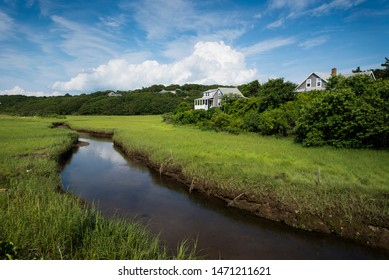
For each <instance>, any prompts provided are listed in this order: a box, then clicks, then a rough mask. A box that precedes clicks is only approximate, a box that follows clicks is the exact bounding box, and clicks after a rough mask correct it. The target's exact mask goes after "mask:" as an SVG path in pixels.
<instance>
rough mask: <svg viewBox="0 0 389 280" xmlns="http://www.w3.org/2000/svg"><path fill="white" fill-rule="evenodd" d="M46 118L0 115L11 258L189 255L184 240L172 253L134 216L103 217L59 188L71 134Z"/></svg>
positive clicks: (0, 223) (3, 214) (3, 217)
mask: <svg viewBox="0 0 389 280" xmlns="http://www.w3.org/2000/svg"><path fill="white" fill-rule="evenodd" d="M51 122H52V121H51V120H50V119H36V118H12V117H6V116H0V135H1V138H0V145H1V149H0V188H4V189H6V190H7V191H4V192H1V193H0V241H3V244H14V246H15V250H16V253H15V256H13V257H14V258H19V259H171V258H182V259H186V258H193V257H194V256H195V253H194V251H193V250H191V249H188V248H187V244H186V243H185V242H183V243H182V244H179V245H178V249H177V252H173V254H172V253H171V252H169V251H168V250H167V249H166V247H165V246H164V245H163V244H162V243H161V241H160V240H159V238H158V237H156V236H152V235H151V234H150V233H149V232H148V230H147V229H146V228H145V227H144V226H142V225H140V224H139V223H137V222H136V221H133V222H128V221H124V220H121V219H116V218H115V219H110V220H108V219H106V218H104V217H103V216H102V215H101V213H100V212H98V211H97V210H95V207H93V205H92V206H86V205H83V204H82V203H81V202H80V201H79V200H78V199H76V198H75V197H74V196H72V195H70V194H66V193H62V192H60V191H59V190H58V189H59V187H61V182H60V179H59V174H58V172H59V169H58V164H57V162H58V160H59V158H60V157H61V154H62V153H63V152H65V151H66V150H68V149H70V147H71V145H72V143H73V141H74V140H75V139H76V137H77V136H76V134H75V133H74V132H72V131H70V130H65V129H50V128H49V127H50V124H51ZM10 242H12V243H10ZM192 249H193V248H192ZM0 255H1V254H0Z"/></svg>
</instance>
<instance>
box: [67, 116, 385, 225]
mask: <svg viewBox="0 0 389 280" xmlns="http://www.w3.org/2000/svg"><path fill="white" fill-rule="evenodd" d="M68 123H69V124H70V125H71V126H72V127H73V128H76V129H80V128H88V129H91V130H111V131H114V132H115V134H114V140H115V141H117V142H120V143H121V144H123V145H124V146H125V147H126V149H128V150H129V151H134V152H141V153H143V154H144V155H147V156H148V157H149V159H150V160H151V161H152V162H154V163H156V164H159V165H160V164H163V165H164V166H165V165H168V166H169V167H170V168H172V169H174V168H176V169H180V170H181V172H182V173H183V174H184V175H185V177H186V178H187V179H188V181H189V182H194V183H197V184H198V185H201V184H202V185H204V186H207V185H209V186H213V187H214V188H216V189H217V190H222V191H224V193H230V195H231V197H233V196H237V195H239V194H240V193H245V198H246V199H247V200H253V201H261V198H264V197H267V198H270V199H271V200H273V201H275V202H276V203H277V204H278V206H279V207H280V208H281V209H282V210H284V211H290V212H295V213H298V214H299V216H304V215H305V216H307V215H314V216H315V217H318V218H319V219H324V220H325V219H329V218H330V217H332V216H334V215H335V216H336V221H329V223H342V224H343V225H346V224H352V223H354V222H355V221H356V219H358V220H361V219H362V220H363V223H366V224H373V225H378V226H382V227H388V226H389V199H388V196H389V184H388V182H389V153H388V151H375V150H348V149H336V148H332V147H320V148H304V147H302V146H301V145H299V144H296V143H294V142H293V141H292V140H291V139H284V138H283V139H279V138H274V137H262V136H258V135H255V134H241V135H231V134H226V133H216V132H212V131H201V130H198V129H196V128H192V127H183V126H174V125H170V124H166V123H163V122H162V121H161V117H160V116H138V117H135V116H132V117H74V116H72V117H69V120H68ZM319 170H320V172H319ZM213 191H215V190H213ZM300 226H301V225H300Z"/></svg>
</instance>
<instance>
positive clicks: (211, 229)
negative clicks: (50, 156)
mask: <svg viewBox="0 0 389 280" xmlns="http://www.w3.org/2000/svg"><path fill="white" fill-rule="evenodd" d="M82 137H84V138H80V141H85V142H88V143H89V145H87V146H84V147H79V148H78V149H76V150H75V152H74V153H73V155H72V156H71V157H70V158H69V159H68V161H67V162H66V164H65V165H64V168H63V171H62V172H61V178H62V183H63V186H64V188H65V190H67V191H69V192H71V193H74V194H75V195H77V196H79V197H81V198H82V199H83V200H85V201H87V202H90V203H92V202H94V203H96V204H97V207H98V208H99V209H100V210H101V211H102V212H103V214H104V215H106V216H107V217H110V216H112V215H119V216H121V217H125V218H128V219H133V218H136V219H138V220H140V221H142V222H143V223H145V224H146V225H147V226H148V228H149V229H150V231H151V232H152V233H154V234H160V238H161V240H162V241H164V242H165V243H166V244H167V245H168V246H169V247H170V248H172V250H174V249H175V248H176V246H177V243H178V242H179V241H181V240H183V239H190V240H195V239H197V241H198V244H197V247H198V250H199V254H200V255H205V256H206V258H209V259H219V258H221V259H387V258H388V255H387V253H386V252H383V251H381V250H377V249H373V248H369V247H365V246H361V245H358V244H355V243H354V242H351V241H347V240H343V239H341V238H337V237H334V236H329V235H326V234H319V233H312V232H306V231H302V230H297V229H293V228H291V227H289V226H286V225H283V224H280V223H276V222H272V221H268V220H265V219H261V218H258V217H254V216H252V215H250V214H247V213H245V212H242V211H239V210H237V209H233V208H231V207H226V205H225V203H223V202H221V201H219V200H218V199H213V198H209V197H206V196H205V195H202V194H198V193H195V192H194V193H191V194H189V192H188V189H187V188H186V186H183V185H182V184H181V183H179V182H176V181H174V180H173V179H171V178H169V177H165V176H160V175H159V173H157V172H155V171H153V170H150V169H148V168H147V167H145V166H143V165H141V164H140V163H138V162H136V161H133V160H130V159H126V158H125V157H124V156H123V154H122V153H121V152H120V151H119V150H118V149H117V148H116V147H115V146H114V145H113V143H112V140H109V139H105V140H103V139H96V138H91V137H89V136H88V137H87V138H86V136H85V135H82Z"/></svg>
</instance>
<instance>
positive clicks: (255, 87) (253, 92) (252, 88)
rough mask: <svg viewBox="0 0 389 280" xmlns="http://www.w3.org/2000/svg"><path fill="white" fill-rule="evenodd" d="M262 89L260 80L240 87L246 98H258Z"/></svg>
mask: <svg viewBox="0 0 389 280" xmlns="http://www.w3.org/2000/svg"><path fill="white" fill-rule="evenodd" d="M260 89H261V84H260V83H259V82H258V80H255V81H252V82H251V83H248V84H245V85H241V86H239V90H240V91H241V92H242V94H243V95H244V96H245V97H252V96H258V94H259V91H260Z"/></svg>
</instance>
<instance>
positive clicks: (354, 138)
mask: <svg viewBox="0 0 389 280" xmlns="http://www.w3.org/2000/svg"><path fill="white" fill-rule="evenodd" d="M387 105H388V104H387V101H385V100H383V99H382V98H381V97H380V96H379V95H378V94H374V92H370V95H357V94H355V93H354V92H353V91H352V90H351V89H350V88H345V89H337V90H333V91H327V92H325V93H324V94H322V95H318V96H317V97H316V98H314V99H312V100H311V101H310V102H308V103H307V104H306V105H305V106H304V107H303V108H302V110H301V116H300V118H299V119H298V120H297V122H296V129H295V132H296V140H297V141H298V142H302V143H303V145H304V146H320V145H324V144H328V145H332V146H335V147H344V148H368V147H374V148H385V147H387V146H388V143H387V139H388V133H389V127H388V114H387V112H385V107H387Z"/></svg>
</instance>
